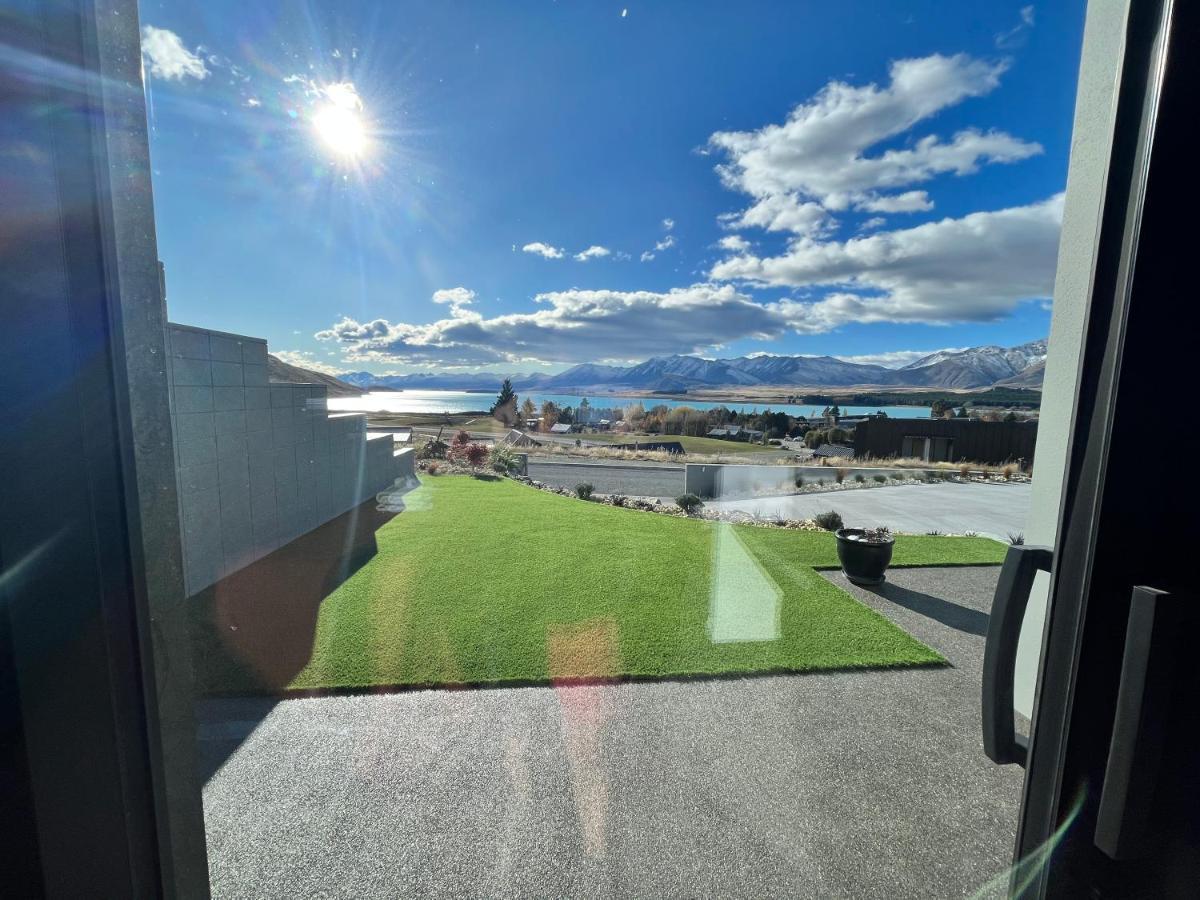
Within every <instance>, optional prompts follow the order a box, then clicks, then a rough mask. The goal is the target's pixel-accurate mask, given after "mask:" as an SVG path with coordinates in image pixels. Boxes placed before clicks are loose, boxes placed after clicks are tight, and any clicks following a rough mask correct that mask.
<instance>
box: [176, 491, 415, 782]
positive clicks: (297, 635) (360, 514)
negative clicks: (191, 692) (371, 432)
mask: <svg viewBox="0 0 1200 900" xmlns="http://www.w3.org/2000/svg"><path fill="white" fill-rule="evenodd" d="M394 515H395V513H390V512H379V511H378V510H377V509H376V507H375V501H374V500H370V501H368V502H367V503H364V504H362V505H360V506H357V507H355V508H354V509H352V510H350V511H349V512H346V513H343V514H342V515H340V516H338V517H337V518H336V519H331V520H330V521H328V522H326V523H325V524H324V525H321V526H320V527H318V528H316V529H314V530H312V531H310V532H308V533H306V534H304V535H301V536H300V537H298V538H296V539H295V540H294V541H292V542H291V543H289V544H286V545H284V546H283V547H280V548H279V549H278V550H276V551H275V552H273V553H271V554H269V555H268V556H265V557H263V558H262V559H260V560H258V561H256V562H254V563H251V564H250V565H248V566H246V567H245V568H244V569H240V570H238V571H237V572H234V573H233V574H232V575H229V576H228V577H226V578H223V579H222V580H221V581H218V582H217V583H216V584H214V585H212V586H211V587H209V588H206V589H205V590H203V591H201V592H200V593H198V594H196V595H194V596H193V597H191V598H190V599H189V601H188V602H189V603H190V604H191V608H192V654H193V666H194V668H195V673H196V682H197V688H198V691H199V693H200V694H201V695H202V696H203V695H205V694H208V693H212V692H215V691H219V692H221V693H245V694H258V695H279V694H280V693H281V692H282V691H283V689H284V688H285V687H286V686H287V685H288V684H290V683H291V681H292V679H293V678H295V676H296V674H297V673H298V672H300V670H301V669H303V668H304V667H305V666H306V665H307V664H308V661H309V658H310V657H311V655H312V648H313V638H314V635H315V634H316V629H317V617H318V615H319V613H320V608H321V602H322V601H323V600H324V599H325V598H326V597H328V596H329V595H330V594H331V593H333V592H334V591H335V590H336V589H337V588H338V586H339V585H341V584H342V583H343V582H345V581H346V580H347V579H348V578H350V577H351V576H352V575H353V574H354V573H355V572H357V571H358V570H359V569H361V568H362V567H363V566H364V565H365V564H366V563H367V562H369V561H370V560H371V558H372V557H374V556H375V554H376V552H377V549H378V548H377V545H376V542H375V532H376V531H377V530H378V529H379V528H380V527H382V526H383V525H384V524H386V523H387V522H388V521H389V520H390V519H392V518H393V516H394ZM274 704H275V701H274V700H269V701H263V700H256V701H253V702H251V701H247V702H246V703H243V704H240V706H239V712H238V714H237V716H236V721H228V720H227V717H226V720H225V721H221V720H220V719H213V718H212V717H211V716H208V715H206V713H208V712H209V710H210V708H211V709H217V708H225V707H222V706H221V705H220V704H205V703H204V702H203V701H202V702H201V704H200V709H199V717H198V718H199V737H200V744H201V747H200V758H201V768H202V772H201V774H202V776H203V778H204V779H205V780H206V781H207V779H208V778H209V777H211V775H212V774H213V773H214V772H216V770H217V769H218V768H219V767H220V766H221V764H222V763H223V762H224V761H225V759H226V758H228V756H229V754H231V753H232V752H233V751H234V750H236V749H237V747H238V745H239V744H240V743H241V742H242V740H244V739H245V738H246V737H247V736H249V734H250V732H251V731H253V730H254V726H255V725H257V723H258V722H260V721H261V720H262V719H263V718H264V717H265V716H266V715H267V713H269V712H270V710H271V708H272V707H273V706H274Z"/></svg>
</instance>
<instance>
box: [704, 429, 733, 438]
mask: <svg viewBox="0 0 1200 900" xmlns="http://www.w3.org/2000/svg"><path fill="white" fill-rule="evenodd" d="M727 434H729V431H728V430H727V429H724V428H710V429H709V430H708V436H709V437H725V435H727Z"/></svg>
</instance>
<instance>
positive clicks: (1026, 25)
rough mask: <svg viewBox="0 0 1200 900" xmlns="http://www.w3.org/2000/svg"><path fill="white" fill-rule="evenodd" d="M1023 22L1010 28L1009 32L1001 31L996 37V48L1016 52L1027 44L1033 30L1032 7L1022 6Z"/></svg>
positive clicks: (1021, 15)
mask: <svg viewBox="0 0 1200 900" xmlns="http://www.w3.org/2000/svg"><path fill="white" fill-rule="evenodd" d="M1020 17H1021V20H1020V21H1019V22H1017V24H1016V25H1015V26H1014V27H1012V28H1010V29H1009V30H1008V31H1001V32H1000V33H999V34H997V35H996V38H995V40H996V47H997V48H998V49H1000V50H1015V49H1016V48H1017V47H1020V46H1021V45H1023V44H1024V43H1025V41H1026V40H1027V39H1028V37H1029V32H1030V31H1031V30H1032V29H1033V24H1034V15H1033V7H1032V6H1022V7H1021V11H1020Z"/></svg>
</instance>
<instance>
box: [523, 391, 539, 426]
mask: <svg viewBox="0 0 1200 900" xmlns="http://www.w3.org/2000/svg"><path fill="white" fill-rule="evenodd" d="M536 413H537V407H535V406H534V405H533V401H532V400H530V399H529V398H528V397H526V398H525V399H524V400H522V401H521V418H522V419H524V420H525V421H529V420H530V419H532V418H533V417H534V415H536Z"/></svg>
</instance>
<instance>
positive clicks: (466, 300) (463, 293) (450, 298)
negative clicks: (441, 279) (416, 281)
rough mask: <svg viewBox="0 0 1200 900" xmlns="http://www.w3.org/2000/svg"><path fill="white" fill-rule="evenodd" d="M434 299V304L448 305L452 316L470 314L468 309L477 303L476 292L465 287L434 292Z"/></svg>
mask: <svg viewBox="0 0 1200 900" xmlns="http://www.w3.org/2000/svg"><path fill="white" fill-rule="evenodd" d="M432 299H433V302H434V303H441V304H445V305H448V306H449V307H450V315H452V316H463V315H469V314H470V313H469V311H468V310H467V309H466V307H468V306H470V305H471V304H472V303H473V302H474V301H475V292H474V291H472V290H468V289H467V288H465V287H456V288H442V289H441V290H440V291H434V292H433V298H432Z"/></svg>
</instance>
